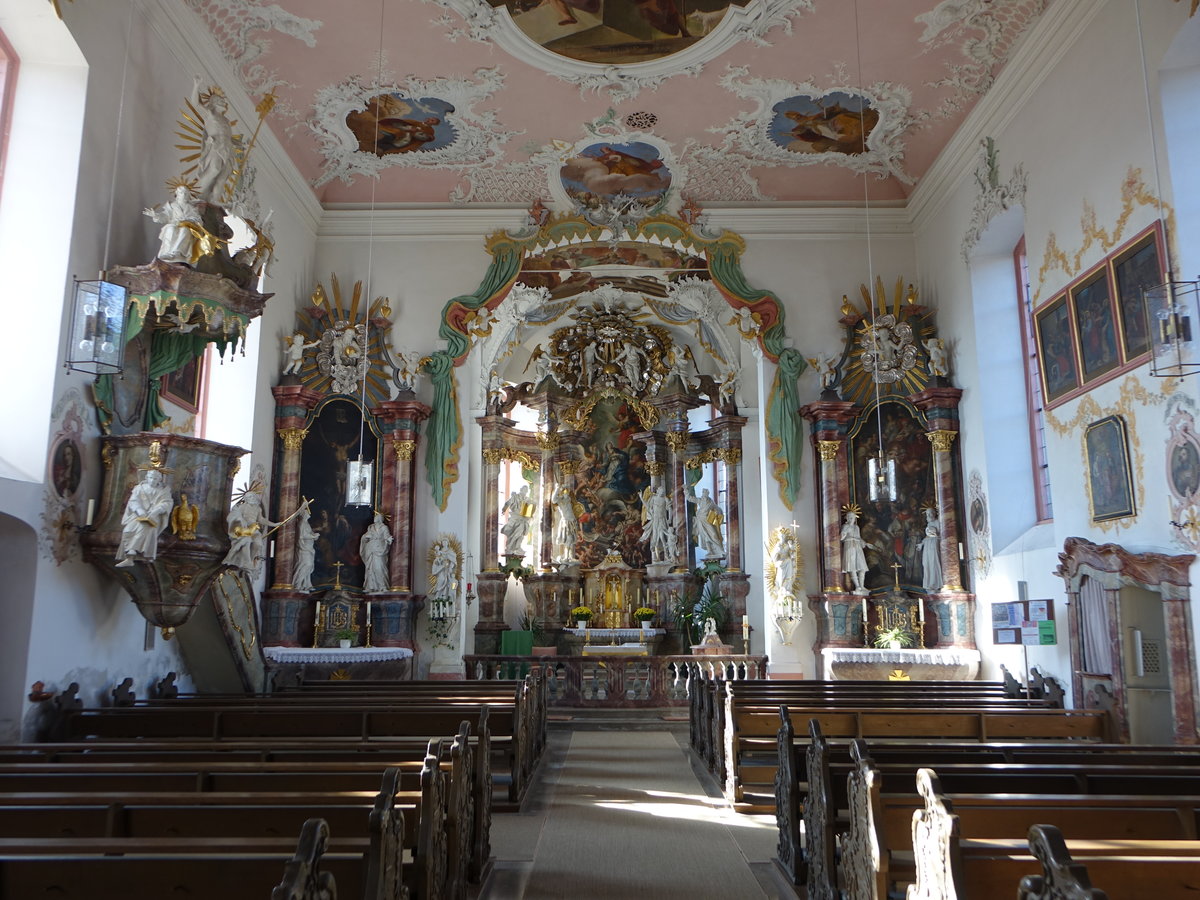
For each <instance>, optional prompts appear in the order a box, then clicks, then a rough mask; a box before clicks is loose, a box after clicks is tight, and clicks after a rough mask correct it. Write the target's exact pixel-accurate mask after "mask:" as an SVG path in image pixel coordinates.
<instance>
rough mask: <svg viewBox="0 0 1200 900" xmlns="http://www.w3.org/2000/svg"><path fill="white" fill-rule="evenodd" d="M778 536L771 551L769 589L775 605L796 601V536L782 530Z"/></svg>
mask: <svg viewBox="0 0 1200 900" xmlns="http://www.w3.org/2000/svg"><path fill="white" fill-rule="evenodd" d="M778 534H779V540H778V541H776V542H775V549H774V550H772V551H771V565H772V566H773V567H774V569H775V572H774V578H773V579H772V580H771V589H772V592H773V593H774V596H775V602H776V603H786V602H788V601H790V600H795V599H796V536H795V534H794V533H793V532H792V531H788V530H784V529H780V530H779V532H778Z"/></svg>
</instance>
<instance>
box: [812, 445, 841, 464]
mask: <svg viewBox="0 0 1200 900" xmlns="http://www.w3.org/2000/svg"><path fill="white" fill-rule="evenodd" d="M841 446H842V442H841V441H817V453H818V454H820V456H821V462H833V461H834V460H835V459H837V455H838V450H839V449H840V448H841Z"/></svg>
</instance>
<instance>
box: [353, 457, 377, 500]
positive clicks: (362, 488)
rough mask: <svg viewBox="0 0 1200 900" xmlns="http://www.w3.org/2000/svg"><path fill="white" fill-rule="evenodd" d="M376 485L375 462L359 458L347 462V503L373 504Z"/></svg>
mask: <svg viewBox="0 0 1200 900" xmlns="http://www.w3.org/2000/svg"><path fill="white" fill-rule="evenodd" d="M374 487H375V463H374V462H364V461H363V458H362V457H361V456H360V457H359V458H358V459H351V460H347V462H346V505H347V506H371V505H373V494H374Z"/></svg>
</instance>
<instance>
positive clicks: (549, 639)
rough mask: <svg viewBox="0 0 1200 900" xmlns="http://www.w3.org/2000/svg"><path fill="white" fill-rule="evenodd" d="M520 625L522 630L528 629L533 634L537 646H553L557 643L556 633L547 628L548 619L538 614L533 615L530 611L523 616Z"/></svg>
mask: <svg viewBox="0 0 1200 900" xmlns="http://www.w3.org/2000/svg"><path fill="white" fill-rule="evenodd" d="M519 624H520V626H521V630H522V631H528V632H529V633H530V634H532V635H533V646H535V647H553V646H554V644H555V641H554V635H553V634H551V633H550V632H549V631H547V630H546V620H545V619H542V618H539V617H538V616H531V615H529V614H528V613H526V614H525V615H523V616H521V621H520V623H519Z"/></svg>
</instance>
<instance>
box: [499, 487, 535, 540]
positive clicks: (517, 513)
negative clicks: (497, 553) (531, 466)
mask: <svg viewBox="0 0 1200 900" xmlns="http://www.w3.org/2000/svg"><path fill="white" fill-rule="evenodd" d="M501 511H502V512H503V513H504V514H505V515H506V516H508V519H507V520H506V521H505V523H504V526H503V527H502V528H501V529H500V533H501V534H503V535H504V555H505V556H522V557H523V556H524V551H523V550H522V549H521V547H522V545H523V544H524V543H525V536H526V535H527V534H528V533H529V522H530V520H531V519H532V518H533V503H531V502H530V500H529V485H527V484H523V485H521V489H520V490H519V491H517V492H516V493H514V494H512V495H511V496H510V497H509V498H508V499H507V500H505V501H504V508H503V509H502V510H501Z"/></svg>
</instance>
